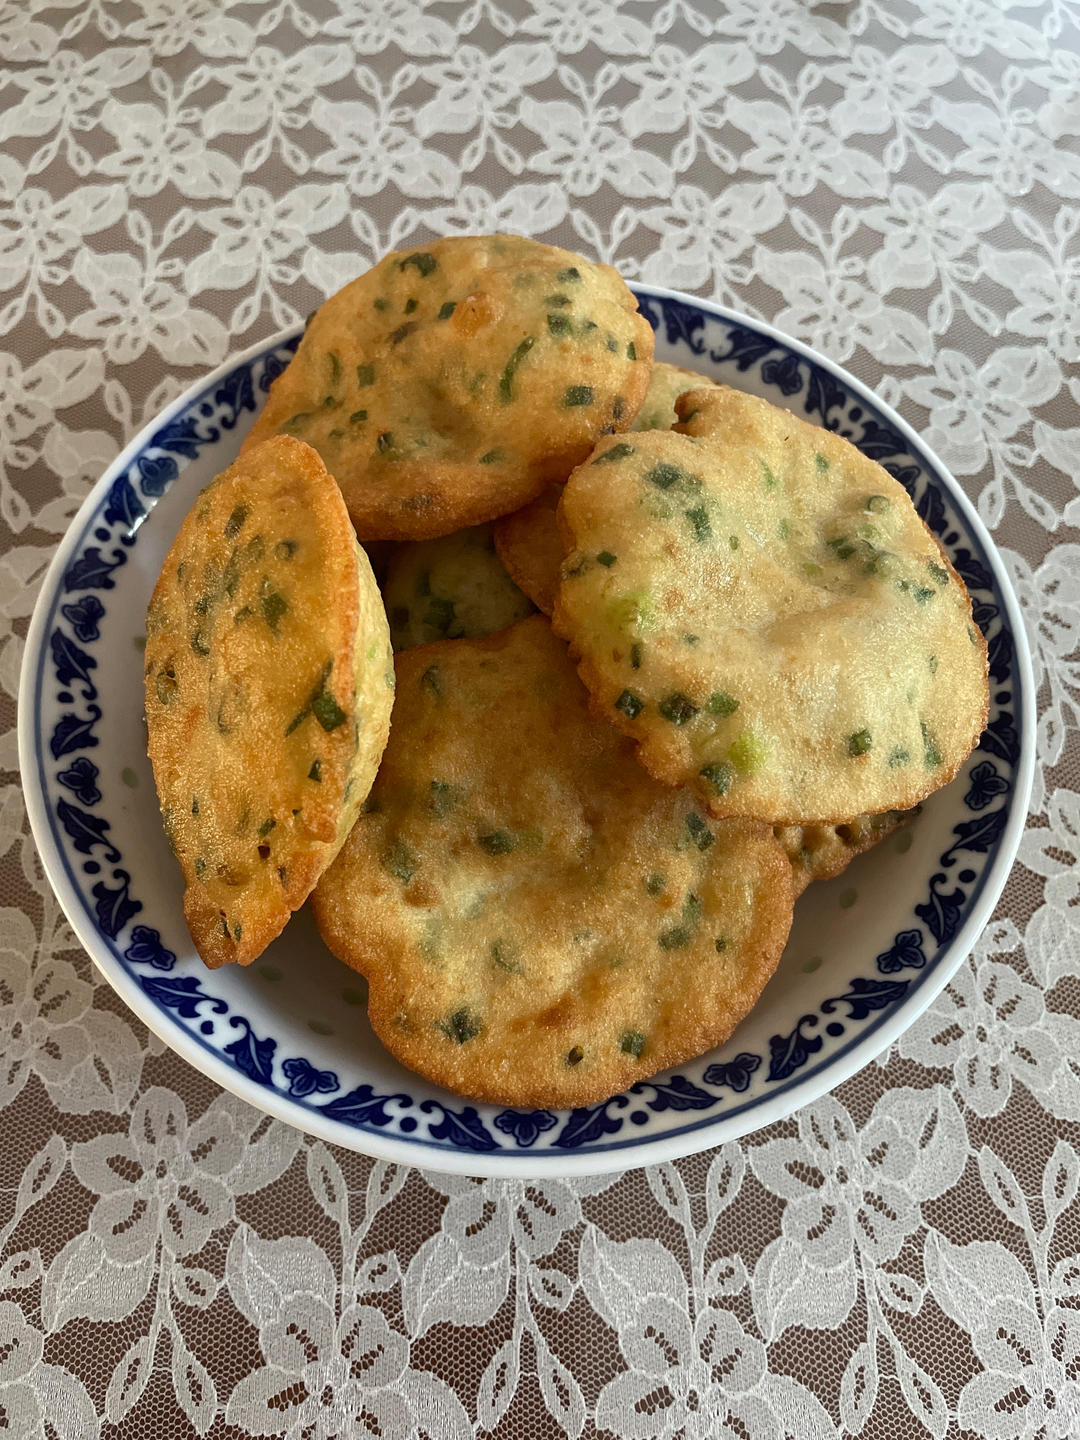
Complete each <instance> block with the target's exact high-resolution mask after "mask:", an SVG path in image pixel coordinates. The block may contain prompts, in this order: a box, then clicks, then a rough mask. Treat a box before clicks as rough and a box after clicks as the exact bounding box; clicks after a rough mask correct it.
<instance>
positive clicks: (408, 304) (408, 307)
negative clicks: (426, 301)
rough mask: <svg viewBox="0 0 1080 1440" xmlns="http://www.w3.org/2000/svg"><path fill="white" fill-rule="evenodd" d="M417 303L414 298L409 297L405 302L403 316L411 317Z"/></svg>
mask: <svg viewBox="0 0 1080 1440" xmlns="http://www.w3.org/2000/svg"><path fill="white" fill-rule="evenodd" d="M419 303H420V302H419V301H418V300H417V299H416V298H415V296H413V295H410V296H409V298H408V300H406V301H405V314H406V315H411V314H412V313H413V311H414V310H415V309H416V307H417V305H418V304H419Z"/></svg>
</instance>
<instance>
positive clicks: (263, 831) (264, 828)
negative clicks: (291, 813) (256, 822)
mask: <svg viewBox="0 0 1080 1440" xmlns="http://www.w3.org/2000/svg"><path fill="white" fill-rule="evenodd" d="M276 824H277V821H276V820H275V819H274V818H273V817H271V818H270V819H269V820H264V821H263V823H262V824H261V825H260V826H259V839H260V840H265V838H266V837H267V835H269V834H270V831H271V830H273V828H274V826H275V825H276Z"/></svg>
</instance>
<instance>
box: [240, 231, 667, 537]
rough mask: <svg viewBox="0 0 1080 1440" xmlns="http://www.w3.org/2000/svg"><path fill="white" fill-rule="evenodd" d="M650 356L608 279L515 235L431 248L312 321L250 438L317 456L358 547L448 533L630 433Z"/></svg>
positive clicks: (623, 291) (397, 259)
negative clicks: (293, 444)
mask: <svg viewBox="0 0 1080 1440" xmlns="http://www.w3.org/2000/svg"><path fill="white" fill-rule="evenodd" d="M652 347H653V333H652V329H651V327H650V326H649V324H648V322H647V321H646V320H645V319H644V318H643V317H642V316H641V315H640V314H639V313H638V310H637V302H636V301H635V300H634V297H633V295H632V294H631V293H630V291H629V290H628V289H627V287H626V284H625V283H624V281H623V280H622V278H621V277H620V276H619V274H618V273H617V272H616V271H615V270H613V269H611V267H610V266H607V265H595V264H592V263H591V262H590V261H588V260H585V259H583V258H582V257H581V256H579V255H574V254H572V253H571V252H570V251H567V250H559V249H556V248H555V247H553V246H550V245H542V244H540V243H539V242H538V241H536V240H528V239H524V238H523V237H521V236H517V235H482V236H454V237H450V238H448V239H442V240H436V241H433V242H432V243H431V244H430V245H428V246H426V247H424V248H422V249H416V250H408V251H395V252H393V253H392V254H390V255H387V256H386V257H385V258H384V259H383V260H381V261H380V262H379V263H378V264H377V265H376V266H375V267H374V269H372V270H369V271H368V272H367V273H366V274H364V275H361V276H360V277H359V279H357V280H354V281H352V283H351V284H349V285H346V286H345V288H344V289H343V290H340V291H338V293H337V294H336V295H333V296H331V298H330V299H329V300H327V301H326V302H325V303H324V304H323V305H322V306H321V307H320V308H319V309H318V310H317V311H316V312H315V314H314V315H313V316H312V318H311V320H310V322H309V324H308V327H307V330H306V331H305V333H304V337H303V339H302V340H301V342H300V347H299V349H298V350H297V352H296V354H295V356H294V357H293V359H292V360H291V361H290V363H289V365H288V366H287V368H286V369H285V370H284V372H283V373H282V374H281V375H280V376H279V377H278V379H277V380H275V382H274V384H273V387H272V388H271V391H270V396H269V399H268V400H267V403H266V408H265V409H264V410H263V413H262V414H261V416H260V417H259V419H258V420H257V421H256V423H255V426H254V428H253V430H252V432H251V435H250V437H249V439H248V441H247V443H248V444H249V445H254V444H257V443H259V441H261V440H264V439H266V438H267V437H268V436H270V435H275V434H290V435H296V436H298V437H299V438H300V439H302V440H306V441H307V442H308V443H309V444H311V445H313V446H315V448H316V449H317V450H318V451H319V453H320V455H321V456H322V457H323V460H324V461H325V463H326V466H327V468H328V469H329V470H330V472H331V474H332V475H333V476H334V478H335V480H337V482H338V484H339V485H340V486H341V490H342V493H343V494H344V496H345V501H346V504H347V505H348V507H349V513H350V514H351V516H352V518H353V523H354V525H355V526H356V532H357V535H358V536H359V537H360V539H361V540H373V539H392V540H420V539H428V538H431V537H433V536H436V535H448V534H451V533H452V532H453V531H455V530H460V529H462V528H463V527H464V526H467V525H475V524H478V523H481V522H483V521H486V520H492V519H494V518H495V517H496V516H498V515H505V514H509V513H510V511H512V510H517V509H519V508H520V507H521V506H522V505H526V504H528V502H529V501H530V500H532V499H533V498H534V497H535V496H537V495H538V494H539V493H540V491H541V490H542V489H543V488H544V486H545V485H546V484H547V483H548V482H549V481H551V480H565V478H566V476H567V475H568V474H569V473H570V471H571V470H572V469H573V467H574V466H575V465H577V464H578V463H579V462H580V461H582V460H583V459H584V458H585V457H586V455H587V454H588V453H589V451H590V450H591V449H592V447H593V445H594V444H595V442H596V440H597V439H598V438H599V437H600V436H601V435H602V434H605V433H608V432H613V431H619V430H625V429H627V428H628V427H629V425H630V424H631V423H632V421H633V419H634V416H635V415H636V414H637V412H638V409H639V407H640V405H641V403H642V401H643V400H644V398H645V394H646V391H647V389H648V384H649V373H650V369H651V361H652Z"/></svg>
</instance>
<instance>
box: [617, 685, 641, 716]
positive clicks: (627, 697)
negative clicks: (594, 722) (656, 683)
mask: <svg viewBox="0 0 1080 1440" xmlns="http://www.w3.org/2000/svg"><path fill="white" fill-rule="evenodd" d="M615 709H616V710H621V711H622V713H623V714H624V715H625V716H626V717H627V719H628V720H635V719H636V718H637V717H638V716H639V715H640V714H641V712H642V710H644V709H645V701H644V700H642V698H641V696H640V695H635V694H634V692H633V691H632V690H624V691H623V692H622V694H621V695H620V696H619V698H618V699H617V700H616V701H615Z"/></svg>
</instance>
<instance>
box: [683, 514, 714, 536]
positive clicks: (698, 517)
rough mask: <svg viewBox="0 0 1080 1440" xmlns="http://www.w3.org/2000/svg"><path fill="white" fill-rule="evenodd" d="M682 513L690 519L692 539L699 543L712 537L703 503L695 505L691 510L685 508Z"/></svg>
mask: <svg viewBox="0 0 1080 1440" xmlns="http://www.w3.org/2000/svg"><path fill="white" fill-rule="evenodd" d="M683 513H684V515H685V516H686V518H687V520H689V521H690V524H691V526H692V527H693V531H694V539H695V540H696V541H697V542H698V544H699V545H702V544H704V543H705V541H706V540H709V539H711V537H712V526H711V525H710V524H709V515H708V511H707V510H706V509H705V506H704V505H697V506H695V507H694V509H693V510H685V511H684V512H683Z"/></svg>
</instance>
